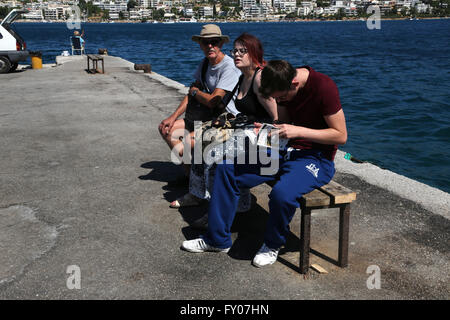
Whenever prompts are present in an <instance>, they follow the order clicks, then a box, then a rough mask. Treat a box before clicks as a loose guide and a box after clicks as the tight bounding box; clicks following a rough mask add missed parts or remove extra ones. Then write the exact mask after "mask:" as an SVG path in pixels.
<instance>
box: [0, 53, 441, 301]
mask: <svg viewBox="0 0 450 320" xmlns="http://www.w3.org/2000/svg"><path fill="white" fill-rule="evenodd" d="M57 62H58V64H57V65H55V66H51V65H50V66H46V67H45V68H43V69H41V70H31V69H23V70H18V71H16V72H14V73H10V74H2V75H0V81H1V85H0V97H1V98H0V99H1V100H0V148H1V153H0V299H200V300H203V299H243V300H244V299H283V300H285V299H286V300H290V299H294V300H297V299H298V300H301V299H449V298H450V294H449V292H450V286H449V283H450V281H449V280H450V279H449V278H450V276H449V272H448V270H449V269H450V250H449V249H450V245H449V244H450V241H449V240H450V239H449V235H450V221H449V218H450V209H449V208H450V195H449V194H448V193H445V192H442V191H440V190H437V189H435V188H431V187H429V186H426V185H424V184H421V183H418V182H415V181H413V180H411V179H407V178H405V177H402V176H400V175H396V174H394V173H392V172H389V171H387V170H382V169H380V168H377V167H375V166H372V165H370V164H356V163H352V162H350V161H348V160H345V159H344V156H343V154H344V153H343V152H339V153H338V155H337V159H336V166H337V169H338V172H337V174H336V178H335V179H336V180H337V181H338V182H340V183H342V184H343V185H345V186H347V187H349V188H351V189H353V190H355V191H357V193H358V198H357V201H356V202H354V203H353V204H352V206H351V217H350V248H349V266H348V267H347V268H344V269H341V268H339V267H338V266H336V265H335V264H334V263H333V260H336V259H337V240H338V213H337V212H336V211H333V210H324V211H321V212H319V213H316V214H314V215H313V217H312V237H311V247H312V249H313V250H314V252H313V253H312V254H311V257H310V258H311V263H317V264H319V265H320V266H322V267H323V268H325V269H326V270H327V271H328V274H319V273H317V272H315V271H314V270H310V272H309V273H308V274H307V275H305V276H303V275H299V274H298V273H297V271H298V255H299V252H298V242H299V238H298V236H299V215H298V214H297V215H296V216H295V218H294V220H293V222H292V224H291V231H292V235H291V236H290V238H289V241H288V243H287V245H286V247H285V248H284V249H282V251H281V254H280V258H279V260H278V261H277V263H275V264H274V265H272V266H269V267H266V268H263V269H258V268H255V267H253V266H252V265H251V260H252V258H253V255H254V254H255V253H256V251H257V250H258V248H259V246H260V245H261V243H262V236H263V232H264V226H265V222H266V220H267V216H268V208H267V201H268V199H267V195H268V193H269V192H270V190H269V188H268V187H267V186H259V187H257V188H254V189H253V190H252V193H253V195H254V201H255V203H254V206H253V210H252V211H251V212H249V213H245V214H238V215H237V217H236V220H235V223H234V226H233V230H234V233H233V237H234V245H233V247H232V249H231V251H230V253H229V254H222V253H221V254H217V253H204V254H192V253H188V252H185V251H182V250H181V249H180V245H181V243H182V241H184V240H186V239H191V238H193V237H195V236H197V235H198V234H199V232H198V231H196V230H194V229H192V228H191V227H189V223H190V222H192V221H193V220H195V219H197V218H199V217H200V216H201V215H202V213H203V210H205V207H200V208H190V209H183V210H175V209H170V208H169V201H172V200H174V199H175V198H177V197H178V196H180V195H182V194H184V193H185V192H186V191H187V189H185V188H180V187H173V186H171V184H169V183H168V182H169V181H171V180H173V179H174V178H175V177H176V176H177V175H178V174H180V173H181V172H182V170H181V168H179V167H177V166H176V165H174V164H172V163H171V162H170V154H169V149H168V147H167V146H166V145H165V143H164V142H163V140H162V139H161V138H160V136H159V134H158V131H157V126H158V124H159V122H160V121H161V120H162V119H163V118H165V117H167V116H168V115H169V114H170V113H171V112H172V111H173V110H174V109H175V108H176V107H177V105H178V103H179V101H180V100H181V98H182V96H183V94H184V93H185V92H186V88H185V87H184V86H183V85H181V84H179V83H177V82H175V81H172V80H170V79H167V78H165V77H163V76H161V75H158V74H155V73H152V74H144V73H143V72H142V71H135V70H134V69H133V64H132V63H130V62H128V61H125V60H123V59H121V58H118V57H112V56H107V57H105V71H106V73H105V74H88V73H87V72H86V71H85V69H86V59H85V58H83V57H58V59H57ZM343 149H344V150H345V146H344V147H343ZM315 252H320V253H322V254H323V255H321V254H315ZM324 255H326V256H328V257H330V258H326V257H325V256H324ZM74 270H78V271H79V272H80V273H79V274H80V282H77V281H76V279H75V280H74V276H75V275H76V274H77V271H74ZM374 270H379V272H380V273H379V276H380V278H379V279H380V283H379V284H380V286H379V288H377V286H376V282H375V281H374V276H375V274H374V272H375V271H374ZM74 272H75V273H74Z"/></svg>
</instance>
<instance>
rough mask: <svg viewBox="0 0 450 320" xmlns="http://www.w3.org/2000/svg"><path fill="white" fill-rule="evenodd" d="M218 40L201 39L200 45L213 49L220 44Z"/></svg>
mask: <svg viewBox="0 0 450 320" xmlns="http://www.w3.org/2000/svg"><path fill="white" fill-rule="evenodd" d="M220 41H221V39H220V38H212V39H203V40H202V44H203V45H204V46H205V47H206V46H208V45H212V46H213V47H215V46H217V45H218V44H219V43H220Z"/></svg>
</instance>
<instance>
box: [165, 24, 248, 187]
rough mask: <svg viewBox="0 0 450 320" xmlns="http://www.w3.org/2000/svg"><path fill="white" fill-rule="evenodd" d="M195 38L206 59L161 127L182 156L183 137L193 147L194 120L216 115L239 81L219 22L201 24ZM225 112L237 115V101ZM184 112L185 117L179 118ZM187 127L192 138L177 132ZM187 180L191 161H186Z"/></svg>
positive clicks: (206, 119)
mask: <svg viewBox="0 0 450 320" xmlns="http://www.w3.org/2000/svg"><path fill="white" fill-rule="evenodd" d="M192 40H193V41H195V42H197V43H198V44H199V45H200V49H201V50H202V51H203V53H204V55H205V59H203V61H202V62H201V63H200V64H199V66H198V67H197V70H196V72H195V74H194V78H195V82H194V83H193V84H192V85H191V86H190V88H189V93H188V94H187V95H186V96H185V97H184V98H183V100H182V101H181V103H180V104H179V106H178V108H177V109H176V110H175V111H174V112H173V113H172V114H171V115H170V116H169V117H168V118H166V119H164V120H162V121H161V123H160V124H159V126H158V130H159V133H160V134H161V136H162V138H163V139H164V141H166V143H167V144H168V146H169V147H170V148H171V150H172V149H174V148H175V150H177V152H178V154H179V155H180V157H181V156H182V155H183V143H182V141H181V140H180V138H183V139H189V141H190V142H191V147H193V145H192V143H193V136H194V132H193V131H194V121H208V120H211V119H212V118H213V117H214V113H213V109H214V108H216V106H218V105H219V103H220V102H221V101H222V99H223V97H224V96H225V95H226V93H227V92H231V91H232V90H233V88H234V87H235V85H236V83H237V82H238V80H239V76H240V71H239V69H237V68H236V67H235V66H234V62H233V59H232V58H231V57H229V56H227V55H226V54H224V53H223V52H222V51H221V49H222V46H223V45H224V44H225V43H227V42H229V41H230V38H229V37H228V36H227V35H222V31H221V30H220V28H219V27H218V26H217V25H214V24H207V25H204V26H203V27H202V30H201V32H200V35H194V36H192ZM226 111H228V112H231V113H233V114H235V115H236V114H237V113H238V111H237V110H236V107H235V106H234V102H230V103H229V104H228V105H227V106H226ZM183 114H185V118H184V119H178V118H179V117H180V116H181V115H183ZM184 130H186V131H188V132H190V136H189V137H180V136H179V135H177V133H179V132H184ZM184 167H185V175H186V177H185V178H186V179H184V180H185V181H186V183H187V182H188V181H189V180H188V179H187V177H188V173H189V164H185V165H184Z"/></svg>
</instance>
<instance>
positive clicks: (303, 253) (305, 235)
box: [300, 208, 311, 274]
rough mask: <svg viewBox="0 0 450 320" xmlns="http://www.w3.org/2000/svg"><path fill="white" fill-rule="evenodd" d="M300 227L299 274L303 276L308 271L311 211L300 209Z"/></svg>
mask: <svg viewBox="0 0 450 320" xmlns="http://www.w3.org/2000/svg"><path fill="white" fill-rule="evenodd" d="M301 215H302V217H301V225H300V273H301V274H305V273H307V272H308V269H309V245H310V234H311V209H308V208H302V209H301Z"/></svg>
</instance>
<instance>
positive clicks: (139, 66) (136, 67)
mask: <svg viewBox="0 0 450 320" xmlns="http://www.w3.org/2000/svg"><path fill="white" fill-rule="evenodd" d="M134 70H144V73H152V66H151V65H149V64H135V65H134Z"/></svg>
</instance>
